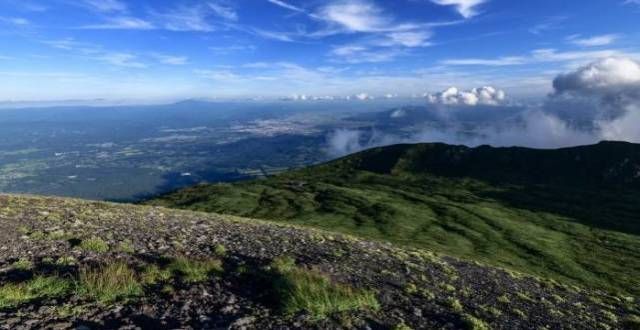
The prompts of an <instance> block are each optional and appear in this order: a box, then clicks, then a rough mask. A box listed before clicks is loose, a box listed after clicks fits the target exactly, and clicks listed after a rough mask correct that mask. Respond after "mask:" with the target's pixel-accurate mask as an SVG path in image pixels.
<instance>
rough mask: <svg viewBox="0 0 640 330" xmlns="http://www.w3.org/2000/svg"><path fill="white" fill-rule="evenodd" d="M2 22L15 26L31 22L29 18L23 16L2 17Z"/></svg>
mask: <svg viewBox="0 0 640 330" xmlns="http://www.w3.org/2000/svg"><path fill="white" fill-rule="evenodd" d="M0 22H2V23H5V24H10V25H15V26H27V25H30V24H31V22H30V21H29V20H28V19H26V18H22V17H0Z"/></svg>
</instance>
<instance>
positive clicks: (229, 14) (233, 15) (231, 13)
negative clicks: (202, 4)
mask: <svg viewBox="0 0 640 330" xmlns="http://www.w3.org/2000/svg"><path fill="white" fill-rule="evenodd" d="M207 5H208V6H209V8H211V9H212V10H213V12H214V13H215V14H216V15H218V16H220V17H222V18H224V19H226V20H229V21H237V20H238V13H237V12H236V11H235V10H234V9H233V8H231V7H228V6H224V5H221V4H218V3H214V2H209V3H208V4H207Z"/></svg>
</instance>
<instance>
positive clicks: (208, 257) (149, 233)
mask: <svg viewBox="0 0 640 330" xmlns="http://www.w3.org/2000/svg"><path fill="white" fill-rule="evenodd" d="M637 301H638V300H637V299H634V298H633V297H624V296H613V295H610V294H605V293H603V292H599V291H594V290H590V289H584V288H580V287H575V286H567V285H561V284H558V283H556V282H554V281H549V280H542V279H535V278H532V277H527V276H524V275H521V274H517V273H513V272H507V271H503V270H500V269H496V268H490V267H487V266H483V265H480V264H477V263H469V262H464V261H461V260H458V259H455V258H451V257H443V256H438V255H435V254H433V253H430V252H427V251H424V250H419V249H400V248H397V247H394V246H392V245H389V244H382V243H375V242H368V241H363V240H359V239H356V238H353V237H349V236H343V235H339V234H338V235H336V234H333V233H328V232H323V231H317V230H310V229H302V228H296V227H291V226H283V225H277V224H274V223H268V222H263V221H259V220H249V219H241V218H235V217H231V216H220V215H214V214H204V213H195V212H185V211H176V210H169V209H163V208H154V207H146V206H133V205H117V204H107V203H98V202H84V201H78V200H69V199H54V198H37V197H19V196H6V195H5V196H2V195H0V328H2V329H42V328H52V329H67V328H69V329H72V328H77V327H89V328H92V329H102V328H104V329H113V328H120V327H124V328H135V327H142V328H153V329H165V328H232V329H243V328H260V329H266V328H284V327H288V328H294V329H310V328H317V329H327V328H362V329H365V328H374V329H391V328H395V329H407V328H408V327H410V328H414V329H429V328H438V329H459V328H466V329H488V328H489V327H490V328H492V329H519V328H521V329H532V328H540V327H547V328H567V327H572V328H593V327H600V328H621V327H629V328H633V327H635V326H638V325H639V324H640V319H639V318H638V317H637V315H638V314H639V313H640V307H639V306H638V303H637Z"/></svg>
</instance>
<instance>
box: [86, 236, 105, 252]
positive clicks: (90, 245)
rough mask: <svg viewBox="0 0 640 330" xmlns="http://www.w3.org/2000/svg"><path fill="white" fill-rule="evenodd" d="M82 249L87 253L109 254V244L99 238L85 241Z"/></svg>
mask: <svg viewBox="0 0 640 330" xmlns="http://www.w3.org/2000/svg"><path fill="white" fill-rule="evenodd" d="M80 248H81V249H83V250H86V251H93V252H98V253H106V252H109V244H107V242H105V241H104V240H102V239H101V238H99V237H92V238H90V239H86V240H83V241H82V242H81V243H80Z"/></svg>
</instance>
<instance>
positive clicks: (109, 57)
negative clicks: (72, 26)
mask: <svg viewBox="0 0 640 330" xmlns="http://www.w3.org/2000/svg"><path fill="white" fill-rule="evenodd" d="M43 43H44V44H46V45H49V46H51V47H53V48H56V49H60V50H64V51H67V52H70V53H72V54H74V55H76V56H79V57H81V58H84V59H89V60H96V61H100V62H104V63H108V64H110V65H113V66H118V67H125V68H136V69H143V68H146V67H148V66H147V65H146V64H145V63H143V62H142V61H140V60H139V58H138V56H137V55H135V54H131V53H128V52H120V51H110V50H106V49H104V48H103V47H102V46H100V45H96V44H91V43H85V42H80V41H77V40H75V39H73V38H65V39H58V40H47V41H43Z"/></svg>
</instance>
